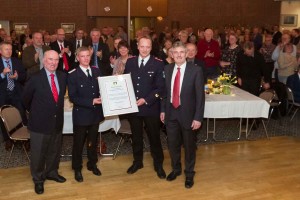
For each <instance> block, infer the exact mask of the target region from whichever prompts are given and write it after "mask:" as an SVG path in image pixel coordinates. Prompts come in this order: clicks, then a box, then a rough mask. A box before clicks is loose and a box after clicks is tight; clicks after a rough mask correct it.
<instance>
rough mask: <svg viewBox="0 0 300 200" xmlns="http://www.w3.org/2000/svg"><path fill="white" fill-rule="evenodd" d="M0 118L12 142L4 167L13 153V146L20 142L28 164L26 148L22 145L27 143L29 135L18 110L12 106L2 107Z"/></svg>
mask: <svg viewBox="0 0 300 200" xmlns="http://www.w3.org/2000/svg"><path fill="white" fill-rule="evenodd" d="M0 117H1V120H2V121H3V124H4V127H5V129H6V133H7V134H8V136H9V138H10V139H11V140H12V142H13V145H12V148H11V151H10V153H9V158H8V160H7V163H6V167H7V166H8V164H9V161H10V158H11V155H12V152H13V150H14V147H15V144H16V143H17V142H20V143H21V144H22V147H23V150H24V152H25V154H26V157H27V159H28V162H30V159H29V156H28V154H27V151H26V148H25V145H24V144H25V142H27V141H29V139H30V135H29V132H28V130H27V127H26V126H24V125H23V123H22V118H21V115H20V112H19V110H18V109H17V108H15V107H13V106H10V105H4V106H2V107H1V108H0Z"/></svg>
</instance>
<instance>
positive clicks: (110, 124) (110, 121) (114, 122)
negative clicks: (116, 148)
mask: <svg viewBox="0 0 300 200" xmlns="http://www.w3.org/2000/svg"><path fill="white" fill-rule="evenodd" d="M120 127H121V123H120V120H119V117H118V116H111V117H106V118H105V120H104V121H103V122H101V123H100V126H99V132H103V131H107V130H109V129H114V131H115V132H116V133H117V132H118V131H119V129H120ZM71 133H73V121H72V111H65V112H64V127H63V134H71Z"/></svg>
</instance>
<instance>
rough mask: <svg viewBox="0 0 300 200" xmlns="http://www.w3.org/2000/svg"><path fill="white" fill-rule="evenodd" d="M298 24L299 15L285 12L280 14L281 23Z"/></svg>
mask: <svg viewBox="0 0 300 200" xmlns="http://www.w3.org/2000/svg"><path fill="white" fill-rule="evenodd" d="M297 24H298V15H294V14H283V15H280V25H281V26H290V27H296V26H297Z"/></svg>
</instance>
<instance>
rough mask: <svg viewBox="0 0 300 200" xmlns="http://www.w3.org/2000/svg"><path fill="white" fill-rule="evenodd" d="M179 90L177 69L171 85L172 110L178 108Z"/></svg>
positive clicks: (178, 72) (178, 71)
mask: <svg viewBox="0 0 300 200" xmlns="http://www.w3.org/2000/svg"><path fill="white" fill-rule="evenodd" d="M179 89H180V68H179V67H178V68H177V73H176V76H175V80H174V85H173V97H172V104H173V106H174V108H178V106H179V98H180V97H179Z"/></svg>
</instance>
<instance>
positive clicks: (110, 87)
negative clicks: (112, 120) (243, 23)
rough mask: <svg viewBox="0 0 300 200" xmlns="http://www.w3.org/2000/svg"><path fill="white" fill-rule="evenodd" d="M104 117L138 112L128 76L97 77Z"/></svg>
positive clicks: (129, 76)
mask: <svg viewBox="0 0 300 200" xmlns="http://www.w3.org/2000/svg"><path fill="white" fill-rule="evenodd" d="M98 82H99V88H100V94H101V99H102V108H103V114H104V116H105V117H106V116H112V115H121V114H127V113H134V112H138V111H139V110H138V107H137V104H136V98H135V94H134V90H133V85H132V80H131V75H130V74H124V75H117V76H105V77H99V78H98Z"/></svg>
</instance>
